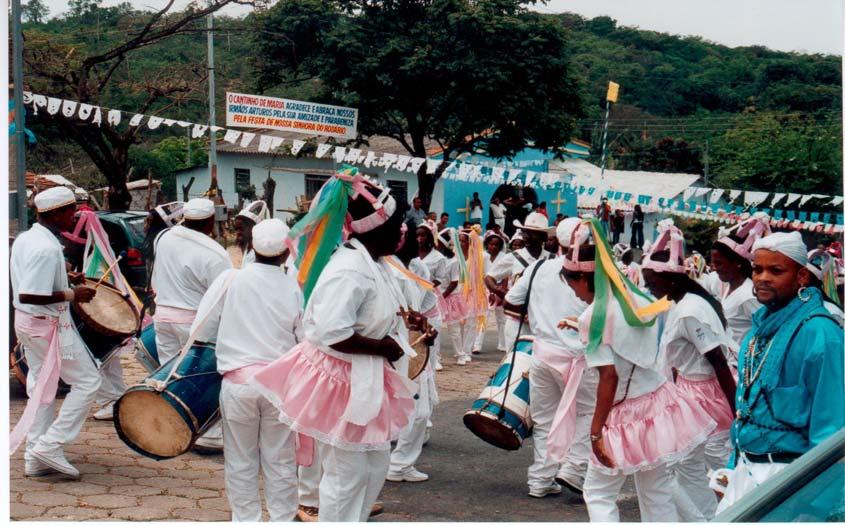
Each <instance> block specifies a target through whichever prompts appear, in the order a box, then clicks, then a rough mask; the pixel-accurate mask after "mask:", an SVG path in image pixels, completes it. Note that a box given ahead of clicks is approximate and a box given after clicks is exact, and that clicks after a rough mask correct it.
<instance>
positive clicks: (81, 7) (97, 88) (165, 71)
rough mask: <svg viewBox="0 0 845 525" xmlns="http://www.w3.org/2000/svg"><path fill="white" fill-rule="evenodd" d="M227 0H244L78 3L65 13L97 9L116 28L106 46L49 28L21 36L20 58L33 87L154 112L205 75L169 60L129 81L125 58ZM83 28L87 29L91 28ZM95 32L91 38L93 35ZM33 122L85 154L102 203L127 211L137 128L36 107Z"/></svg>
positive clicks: (194, 24) (182, 30)
mask: <svg viewBox="0 0 845 525" xmlns="http://www.w3.org/2000/svg"><path fill="white" fill-rule="evenodd" d="M233 3H249V4H253V2H247V1H245V0H212V1H211V2H209V3H207V4H206V3H201V4H200V3H197V2H191V3H190V4H188V6H187V7H186V8H185V9H184V10H183V11H179V12H173V11H172V8H173V4H174V0H168V1H167V3H166V4H165V5H164V6H163V7H162V8H160V9H159V10H157V11H153V12H141V11H133V10H132V9H131V7H130V6H129V4H121V5H118V6H116V7H110V8H100V7H97V4H96V2H92V1H86V0H77V1H76V2H75V4H74V6H72V10H75V11H74V12H72V13H71V16H83V15H85V16H90V14H91V13H94V14H96V15H97V16H98V17H99V19H101V20H102V23H103V25H104V26H107V27H114V28H116V29H118V31H117V33H118V34H120V35H121V38H119V39H118V40H116V41H112V40H108V41H106V44H105V46H102V45H99V46H98V45H97V44H96V43H92V44H89V45H77V44H75V43H73V42H75V41H76V40H77V39H81V38H84V37H83V36H82V35H79V36H78V37H77V35H72V36H73V37H74V39H73V40H72V41H71V43H66V42H64V41H63V39H62V38H56V37H55V36H54V35H51V34H49V33H39V32H35V31H32V32H30V33H28V34H27V37H28V39H27V47H26V48H25V50H24V60H25V63H26V66H27V69H28V71H27V74H28V80H29V82H30V87H31V88H32V89H34V90H35V89H41V90H42V92H47V93H50V94H52V95H54V96H59V97H63V98H68V99H72V100H76V101H79V102H83V103H89V104H94V105H101V104H103V98H104V97H105V96H107V95H112V94H114V93H115V92H117V93H119V95H120V96H121V97H123V98H124V99H125V100H130V101H131V103H132V104H133V106H134V107H133V109H134V110H135V111H136V112H137V113H152V114H158V113H160V112H162V111H165V110H167V109H169V108H170V107H173V106H174V105H176V104H180V103H185V102H186V101H188V100H190V99H191V97H192V96H194V95H195V94H197V93H201V92H202V91H203V84H204V81H205V78H206V77H205V75H206V74H205V72H204V71H203V68H202V67H199V66H197V65H195V64H184V63H174V64H172V65H171V66H169V67H161V68H159V69H158V70H157V71H151V72H148V74H147V75H145V76H143V77H141V78H134V79H133V78H128V77H127V75H126V69H128V68H127V67H126V62H127V60H128V59H129V57H130V56H133V55H134V54H136V53H138V52H140V51H141V50H146V48H148V47H149V46H153V45H156V44H160V43H163V42H165V41H167V40H169V39H173V38H175V37H177V36H180V35H186V34H190V33H195V32H202V31H204V23H203V24H200V22H204V19H205V17H206V15H208V14H210V13H213V12H215V11H217V10H219V9H220V8H222V7H225V6H226V5H229V4H233ZM85 33H87V34H89V35H90V34H91V33H92V32H91V31H86V32H85ZM99 34H100V33H99V31H97V40H99ZM32 119H33V121H34V122H41V123H44V124H47V125H51V126H56V127H57V128H58V129H59V131H60V132H61V134H62V135H63V136H65V137H67V138H69V139H71V140H73V141H74V142H76V144H77V145H78V146H79V147H80V148H81V149H82V150H84V151H85V153H86V154H87V155H88V156H89V157H90V158H91V160H92V161H93V163H94V164H95V165H96V166H97V168H98V169H99V170H100V171H101V172H102V173H103V176H104V177H105V178H106V180H107V181H108V185H109V194H108V202H109V207H110V208H111V209H126V207H127V206H128V205H129V203H130V202H131V197H130V195H129V191H128V189H127V188H126V178H127V175H128V173H129V167H130V165H129V150H130V148H131V147H132V145H133V144H136V143H138V141H139V137H138V132H139V130H140V126H125V125H124V126H122V127H123V128H124V129H123V130H122V131H121V130H118V129H117V128H116V127H114V126H112V125H109V124H108V123H107V122H106V119H105V118H104V119H103V122H102V124H101V125H99V126H97V125H93V124H91V123H88V122H81V121H79V120H77V119H74V118H70V119H66V118H63V117H62V116H61V114H58V115H56V116H52V117H51V116H50V115H48V114H47V113H46V112H44V111H41V112H39V113H38V115H33V116H32Z"/></svg>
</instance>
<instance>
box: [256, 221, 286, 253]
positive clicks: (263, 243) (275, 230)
mask: <svg viewBox="0 0 845 525" xmlns="http://www.w3.org/2000/svg"><path fill="white" fill-rule="evenodd" d="M288 232H290V228H288V225H287V224H285V223H284V222H283V221H282V220H281V219H267V220H264V221H261V222H260V223H258V224H256V225H255V227H254V228H253V229H252V249H253V250H255V253H256V254H258V255H262V256H264V257H276V256H278V255H281V254H282V253H284V251H285V249H286V243H285V241H286V240H287V238H288Z"/></svg>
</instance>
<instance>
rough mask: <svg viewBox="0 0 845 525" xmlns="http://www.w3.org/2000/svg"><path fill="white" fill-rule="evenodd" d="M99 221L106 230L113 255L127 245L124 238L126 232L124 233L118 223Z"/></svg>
mask: <svg viewBox="0 0 845 525" xmlns="http://www.w3.org/2000/svg"><path fill="white" fill-rule="evenodd" d="M101 222H102V224H103V229H104V230H106V235H108V236H109V244H111V247H112V250H114V253H115V255H117V254H119V253H120V252H122V251H123V250H125V249H126V248H128V247H129V243H128V240H127V239H126V233H124V231H123V228H121V227H120V225H119V224H116V223H113V222H108V221H101Z"/></svg>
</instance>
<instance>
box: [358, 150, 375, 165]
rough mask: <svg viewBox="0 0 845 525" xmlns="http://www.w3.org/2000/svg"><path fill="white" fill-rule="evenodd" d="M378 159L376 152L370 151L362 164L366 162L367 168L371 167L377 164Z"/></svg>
mask: <svg viewBox="0 0 845 525" xmlns="http://www.w3.org/2000/svg"><path fill="white" fill-rule="evenodd" d="M377 161H378V159H377V158H376V154H375V152H374V151H368V152H367V156H366V157H365V158H364V160H363V161H361V162H362V164H364V167H365V168H370V167H373V166H375V165H376V162H377Z"/></svg>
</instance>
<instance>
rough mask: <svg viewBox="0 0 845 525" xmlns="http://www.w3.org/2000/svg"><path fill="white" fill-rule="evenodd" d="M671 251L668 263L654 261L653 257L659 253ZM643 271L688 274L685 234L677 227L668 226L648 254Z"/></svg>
mask: <svg viewBox="0 0 845 525" xmlns="http://www.w3.org/2000/svg"><path fill="white" fill-rule="evenodd" d="M666 250H669V260H668V261H666V262H662V261H654V260H652V256H653V255H654V254H656V253H658V252H663V251H666ZM642 268H643V270H646V269H648V270H654V271H655V272H671V273H686V271H687V268H686V261H685V259H684V234H683V232H681V230H679V229H678V227H677V226H674V225H666V227H665V228H663V231H661V232H660V236H659V237H657V240H656V241H655V242H654V245H652V247H651V250H649V252H648V253H647V254H646V256H645V259H644V260H643V265H642Z"/></svg>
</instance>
